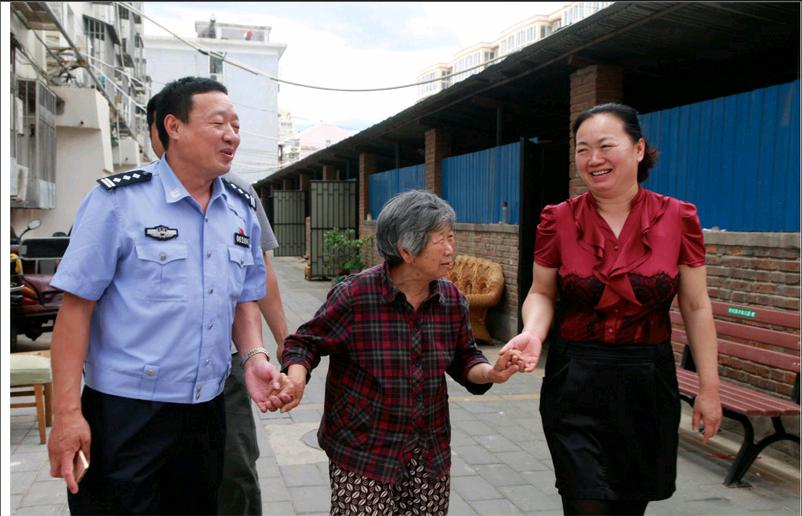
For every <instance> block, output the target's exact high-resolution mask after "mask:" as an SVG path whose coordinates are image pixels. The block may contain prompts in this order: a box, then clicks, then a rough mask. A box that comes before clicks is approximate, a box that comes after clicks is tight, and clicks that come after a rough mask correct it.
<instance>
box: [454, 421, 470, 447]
mask: <svg viewBox="0 0 802 516" xmlns="http://www.w3.org/2000/svg"><path fill="white" fill-rule="evenodd" d="M453 424H454V423H452V425H453ZM475 444H476V441H475V440H474V438H473V437H471V436H470V435H468V434H467V433H466V432H464V431H463V430H462V429H461V428H452V429H451V446H473V445H475Z"/></svg>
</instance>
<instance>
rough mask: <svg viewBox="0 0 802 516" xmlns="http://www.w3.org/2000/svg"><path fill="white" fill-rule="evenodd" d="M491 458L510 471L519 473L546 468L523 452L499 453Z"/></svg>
mask: <svg viewBox="0 0 802 516" xmlns="http://www.w3.org/2000/svg"><path fill="white" fill-rule="evenodd" d="M493 456H494V457H495V458H496V460H498V461H499V462H503V463H504V464H506V465H508V466H510V467H511V468H512V469H514V470H516V471H520V472H524V471H542V470H543V469H544V468H545V467H546V466H545V464H544V463H543V462H541V461H540V460H539V459H537V458H536V457H534V456H532V455H531V454H529V453H527V452H525V451H520V452H499V453H495V454H493Z"/></svg>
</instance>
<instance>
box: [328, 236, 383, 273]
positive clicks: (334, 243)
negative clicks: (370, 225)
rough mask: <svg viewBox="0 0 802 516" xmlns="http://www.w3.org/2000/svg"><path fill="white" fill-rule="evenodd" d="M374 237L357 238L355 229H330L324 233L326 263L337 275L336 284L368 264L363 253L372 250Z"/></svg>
mask: <svg viewBox="0 0 802 516" xmlns="http://www.w3.org/2000/svg"><path fill="white" fill-rule="evenodd" d="M372 242H373V237H372V236H367V237H365V238H356V232H355V231H354V230H353V229H350V228H349V229H342V230H341V229H336V228H335V229H330V230H328V231H326V232H325V233H323V243H324V244H325V249H326V253H325V257H324V261H325V263H326V265H327V266H328V267H330V268H331V269H332V270H333V272H334V274H335V283H338V282H340V281H341V280H342V279H343V278H344V277H345V276H347V275H348V274H353V273H355V272H359V271H361V270H362V269H364V268H365V267H367V263H366V262H365V260H363V258H362V252H363V250H364V249H365V248H366V246H367V248H368V249H369V248H370V244H371V243H372Z"/></svg>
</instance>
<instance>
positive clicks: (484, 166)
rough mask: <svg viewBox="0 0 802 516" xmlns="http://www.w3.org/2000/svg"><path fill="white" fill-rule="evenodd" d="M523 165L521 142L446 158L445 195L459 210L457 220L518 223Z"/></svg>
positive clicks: (457, 210)
mask: <svg viewBox="0 0 802 516" xmlns="http://www.w3.org/2000/svg"><path fill="white" fill-rule="evenodd" d="M520 169H521V144H520V143H519V142H516V143H510V144H507V145H502V146H500V147H494V148H492V149H486V150H483V151H479V152H472V153H470V154H463V155H461V156H453V157H450V158H445V159H444V160H443V168H442V181H443V183H442V185H443V199H445V200H446V201H448V203H449V204H451V206H452V207H453V208H454V211H456V212H457V222H466V223H473V224H495V223H498V222H499V221H501V220H502V217H503V210H502V205H503V203H504V202H505V201H506V202H507V214H506V218H507V220H506V222H507V223H509V224H518V219H519V198H520V195H519V191H520Z"/></svg>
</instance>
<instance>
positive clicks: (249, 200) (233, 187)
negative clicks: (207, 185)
mask: <svg viewBox="0 0 802 516" xmlns="http://www.w3.org/2000/svg"><path fill="white" fill-rule="evenodd" d="M223 184H225V185H226V186H227V187H228V188H229V189H231V191H233V192H234V193H235V194H237V195H239V196H240V197H242V198H243V199H244V200H245V202H246V203H247V204H248V206H250V207H251V209H253V210H255V209H256V199H254V198H253V195H251V194H249V193H248V192H246V191H245V190H243V189H242V188H240V187H239V186H237V185H235V184H234V183H232V182H231V181H229V180H228V179H223Z"/></svg>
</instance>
